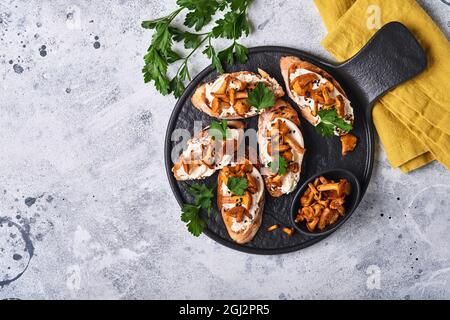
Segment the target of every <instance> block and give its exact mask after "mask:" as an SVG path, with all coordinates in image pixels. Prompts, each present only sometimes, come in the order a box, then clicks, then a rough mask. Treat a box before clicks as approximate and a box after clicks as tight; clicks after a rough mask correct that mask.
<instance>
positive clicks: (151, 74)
mask: <svg viewBox="0 0 450 320" xmlns="http://www.w3.org/2000/svg"><path fill="white" fill-rule="evenodd" d="M144 61H145V66H144V68H143V69H142V73H143V74H144V82H145V83H147V82H150V81H154V82H155V87H156V89H157V90H158V91H159V92H161V93H162V94H163V95H167V94H169V79H168V78H167V75H166V72H167V67H168V62H167V60H166V59H164V57H163V56H162V55H161V53H160V51H158V49H156V48H155V47H154V46H150V48H149V49H148V52H147V54H146V55H145V57H144Z"/></svg>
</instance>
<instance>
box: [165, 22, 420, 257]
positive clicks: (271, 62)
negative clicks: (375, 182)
mask: <svg viewBox="0 0 450 320" xmlns="http://www.w3.org/2000/svg"><path fill="white" fill-rule="evenodd" d="M403 28H404V27H403ZM394 29H395V28H394ZM405 29H406V28H405ZM388 31H389V30H388ZM393 31H396V30H393ZM391 34H392V30H391ZM382 36H383V37H384V38H386V36H389V32H384V33H383V34H382ZM383 37H381V39H379V40H380V41H378V42H379V43H377V39H373V40H372V41H371V42H370V43H369V44H368V45H367V46H366V48H365V49H363V50H362V51H361V52H362V53H363V57H362V58H361V57H357V56H355V58H356V59H355V61H356V62H357V63H349V62H351V60H349V61H348V62H347V63H344V64H341V65H333V64H329V63H327V62H324V61H322V60H320V59H318V58H315V57H314V56H312V55H309V54H307V53H305V52H302V51H299V50H296V49H291V48H285V47H273V46H270V47H269V46H266V47H257V48H252V49H250V53H249V59H248V61H247V63H245V64H241V65H239V64H237V65H233V66H225V71H226V72H235V71H242V70H246V71H252V72H257V70H258V68H261V69H263V70H265V71H266V72H268V73H269V74H270V75H271V76H272V77H274V78H275V79H276V80H277V81H278V82H279V83H280V84H281V85H283V87H284V81H283V78H282V75H281V71H280V67H279V61H280V58H281V57H283V56H290V55H294V56H297V57H299V58H300V59H302V60H305V61H309V62H311V63H313V64H315V65H317V66H318V67H320V68H322V69H324V70H326V71H327V72H329V73H330V74H331V75H332V76H333V77H334V78H335V79H336V80H337V81H338V82H339V83H340V84H341V86H342V87H343V89H344V91H345V92H346V94H347V96H348V98H349V99H350V101H351V102H352V107H353V109H354V114H355V124H354V129H353V131H352V133H353V134H354V135H355V136H357V138H358V145H357V147H356V149H355V151H354V152H352V153H350V154H348V155H347V156H345V157H344V156H342V155H341V143H340V140H339V138H338V137H333V138H324V137H322V136H320V135H319V134H318V133H317V132H316V130H315V128H314V127H313V126H312V125H310V124H309V123H308V122H307V121H306V120H304V119H303V118H301V117H300V118H301V126H300V129H301V131H302V133H303V137H304V140H305V148H306V153H305V157H304V160H303V168H302V172H301V175H300V181H299V183H298V185H297V189H296V190H298V188H299V187H300V186H301V185H302V184H303V182H305V181H306V180H308V178H310V177H311V176H313V175H315V174H317V173H319V172H322V171H325V170H328V169H334V168H343V169H347V170H349V171H351V172H352V173H353V174H354V175H355V176H356V177H357V178H358V179H359V181H360V184H361V197H360V199H359V200H358V202H359V201H360V200H361V199H362V196H363V195H364V193H365V191H366V189H367V186H368V184H369V180H370V176H371V172H372V165H373V155H374V154H373V149H374V148H373V143H374V136H373V129H372V122H371V112H369V111H370V107H371V104H372V103H373V100H374V99H375V98H376V96H377V95H378V96H379V95H380V94H382V93H383V92H385V91H386V90H387V89H390V88H391V87H392V86H393V85H394V84H398V83H400V82H403V81H405V80H406V78H405V77H407V76H409V78H410V77H411V76H412V75H405V73H403V74H400V75H399V77H398V78H397V79H391V81H390V83H389V84H379V85H378V86H375V87H373V86H369V87H368V88H365V87H364V85H360V84H359V83H358V77H359V76H358V72H361V70H360V69H361V61H364V60H365V59H364V56H365V57H370V54H373V53H374V51H376V50H378V51H381V50H384V49H383V48H382V44H383V43H385V42H386V39H382V38H383ZM374 38H376V37H374ZM379 38H380V37H379ZM391 40H392V45H394V46H396V44H397V43H398V39H395V38H393V39H391ZM400 42H401V41H400ZM399 45H402V43H399ZM403 45H404V43H403ZM364 51H366V52H365V53H364ZM366 60H367V59H366ZM371 63H372V65H373V61H372V62H371ZM380 63H383V64H386V61H384V62H383V61H380ZM363 69H364V68H363ZM217 76H218V74H217V72H216V71H214V70H213V68H212V67H211V66H210V67H208V68H206V69H205V70H203V71H202V72H201V73H200V74H199V75H198V76H197V77H196V78H195V79H194V80H193V81H192V82H191V83H190V84H189V86H188V87H187V88H186V91H185V92H184V94H183V95H182V97H181V98H180V99H179V101H178V103H177V104H176V106H175V109H174V110H173V112H172V115H171V118H170V120H169V124H168V128H167V133H166V141H165V164H166V172H167V176H168V179H169V182H170V185H171V187H172V190H173V193H174V195H175V197H176V199H177V201H178V202H179V204H180V205H182V204H183V203H193V201H194V199H193V197H192V196H191V195H190V194H189V193H188V192H187V188H188V186H189V185H191V184H193V183H204V184H206V185H208V186H210V187H212V186H216V185H217V183H216V180H217V174H218V173H217V172H216V173H215V174H214V175H212V176H211V177H209V178H207V179H205V180H195V181H186V182H180V181H177V180H176V179H175V178H174V177H173V174H172V172H171V168H172V166H173V162H172V160H171V158H170V155H171V152H172V149H173V147H174V146H175V145H176V144H177V143H178V142H177V141H175V142H173V141H172V139H171V135H172V132H173V131H174V130H175V129H187V130H189V131H190V132H191V134H192V135H193V134H194V132H193V127H194V121H202V127H205V126H207V125H209V124H210V122H211V121H212V120H213V118H211V117H209V116H208V115H206V114H204V113H202V112H200V111H199V110H197V109H196V108H194V107H193V106H192V103H191V97H192V94H193V93H194V91H195V89H196V88H197V86H198V85H200V84H201V83H204V82H207V81H210V80H213V79H215V78H216V77H217ZM360 76H361V77H363V78H364V80H366V78H367V75H366V74H361V75H360ZM402 77H403V78H405V79H402ZM367 97H369V98H367ZM283 99H286V100H287V101H288V102H289V103H291V105H292V106H293V107H294V108H296V110H297V111H299V109H298V107H297V106H296V104H295V103H294V102H293V101H291V99H289V97H288V96H287V95H285V97H284V98H283ZM242 121H244V122H245V124H246V128H254V129H257V122H258V117H257V116H255V117H253V118H250V119H245V120H242ZM296 190H295V191H293V192H292V193H290V194H288V195H284V196H282V197H280V198H273V197H271V196H270V195H269V193H268V192H265V208H264V214H263V221H262V224H261V227H260V229H259V231H258V232H257V234H256V236H255V237H254V238H253V240H252V241H251V242H250V243H248V244H245V245H239V244H236V243H235V242H233V241H232V239H231V238H230V237H229V235H228V233H227V230H226V228H225V225H224V223H223V220H222V216H221V214H220V211H219V210H218V208H217V204H216V198H214V209H213V211H212V213H211V216H210V217H208V215H207V213H206V212H203V213H202V216H203V218H204V219H205V221H207V228H206V229H205V230H204V233H205V234H206V235H207V236H208V237H210V238H212V239H214V240H215V241H217V242H219V243H221V244H223V245H225V246H227V247H230V248H233V249H236V250H239V251H244V252H247V253H254V254H281V253H287V252H292V251H296V250H300V249H303V248H306V247H308V246H310V245H312V244H314V243H316V242H318V241H321V240H323V239H324V238H325V237H326V236H323V237H308V236H305V235H301V234H299V233H295V234H294V235H293V236H291V237H289V236H288V235H287V234H286V233H284V232H283V231H282V228H283V227H286V226H287V227H291V221H290V208H291V204H292V201H293V198H294V195H295V193H296ZM174 214H179V213H178V212H177V213H174ZM348 221H349V222H347V223H351V219H349V220H348ZM273 224H279V225H280V226H281V228H279V229H277V230H275V231H273V232H267V231H266V230H267V228H268V227H269V226H271V225H273ZM180 227H183V228H185V226H183V225H182V223H181V222H180ZM186 235H187V236H190V235H189V234H188V233H187V231H186Z"/></svg>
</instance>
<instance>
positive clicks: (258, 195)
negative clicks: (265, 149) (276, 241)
mask: <svg viewBox="0 0 450 320" xmlns="http://www.w3.org/2000/svg"><path fill="white" fill-rule="evenodd" d="M217 206H218V208H219V210H220V211H221V213H222V218H223V221H224V223H225V226H226V228H227V231H228V234H229V235H230V237H231V238H232V239H233V240H234V241H236V242H237V243H239V244H243V243H247V242H249V241H251V240H252V239H253V237H254V236H255V234H256V232H257V231H258V229H259V227H260V226H261V221H262V215H263V211H264V182H263V179H262V177H261V174H260V173H259V171H258V169H257V168H256V167H255V166H253V164H252V163H250V161H244V162H243V163H241V164H237V165H235V166H229V167H225V168H223V169H222V170H221V171H220V173H219V176H218V178H217Z"/></svg>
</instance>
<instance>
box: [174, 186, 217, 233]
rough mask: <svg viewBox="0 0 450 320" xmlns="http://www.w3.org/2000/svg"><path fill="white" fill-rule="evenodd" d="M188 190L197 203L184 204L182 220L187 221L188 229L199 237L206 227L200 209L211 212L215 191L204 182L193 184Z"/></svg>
mask: <svg viewBox="0 0 450 320" xmlns="http://www.w3.org/2000/svg"><path fill="white" fill-rule="evenodd" d="M188 191H189V193H190V194H192V195H193V196H194V198H195V204H189V203H186V204H183V206H182V207H181V221H183V222H186V223H187V228H188V231H189V232H190V233H192V234H193V235H194V236H196V237H198V236H199V235H200V234H201V233H202V232H203V229H205V227H206V222H205V221H204V220H203V219H202V217H201V216H200V209H205V210H207V211H208V216H209V215H210V214H211V210H212V199H213V197H214V192H213V189H210V188H208V187H207V186H205V185H202V184H193V185H192V186H190V187H189V188H188Z"/></svg>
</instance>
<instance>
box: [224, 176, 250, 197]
mask: <svg viewBox="0 0 450 320" xmlns="http://www.w3.org/2000/svg"><path fill="white" fill-rule="evenodd" d="M227 187H228V189H229V190H230V191H231V192H232V193H234V194H235V195H237V196H242V195H244V193H245V191H246V190H247V187H248V183H247V179H246V178H236V177H229V178H228V182H227Z"/></svg>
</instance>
